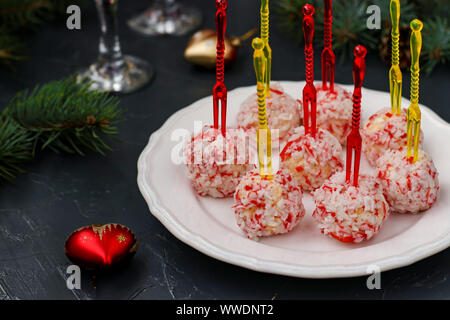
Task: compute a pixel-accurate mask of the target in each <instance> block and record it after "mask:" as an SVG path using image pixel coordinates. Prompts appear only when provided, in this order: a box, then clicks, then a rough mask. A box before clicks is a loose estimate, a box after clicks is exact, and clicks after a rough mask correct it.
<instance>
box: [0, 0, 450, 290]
mask: <svg viewBox="0 0 450 320" xmlns="http://www.w3.org/2000/svg"><path fill="white" fill-rule="evenodd" d="M149 2H150V1H137V0H135V1H121V3H120V5H119V17H120V36H121V41H122V47H123V51H124V52H125V53H130V54H134V55H138V56H140V57H143V58H146V59H148V60H149V61H151V62H152V63H153V65H154V66H156V70H157V76H156V78H155V80H154V81H153V83H152V84H151V85H150V86H147V87H145V88H144V89H142V90H140V91H139V92H136V93H133V94H131V95H127V96H123V97H122V99H121V101H122V102H121V107H123V108H126V109H128V113H127V121H126V122H124V123H123V124H121V125H120V132H121V135H120V136H121V138H122V139H123V140H124V142H123V143H114V149H115V151H114V152H113V153H110V154H108V155H107V156H106V157H102V156H98V155H95V154H89V155H86V156H85V157H83V158H80V157H77V156H65V155H55V154H52V153H50V152H44V153H41V154H39V156H38V157H37V160H36V161H34V162H33V163H32V164H30V165H29V166H28V167H27V169H28V173H27V174H26V175H23V176H20V177H19V179H17V183H16V184H15V185H6V186H2V187H1V191H0V299H172V298H192V299H213V298H217V299H231V298H235V299H241V298H259V299H294V298H357V299H359V298H369V299H372V298H375V299H381V298H385V299H394V298H430V299H433V298H436V299H441V298H446V299H449V298H450V280H449V276H450V271H449V270H450V250H446V251H444V252H441V253H439V254H436V255H435V256H433V257H430V258H428V259H425V260H423V261H421V262H418V263H416V264H414V265H412V266H409V267H405V268H401V269H398V270H393V271H389V272H385V273H383V274H382V287H383V289H382V290H374V291H370V290H368V289H367V288H366V285H365V283H366V278H351V279H332V280H309V279H295V278H289V277H282V276H276V275H269V274H262V273H256V272H253V271H249V270H245V269H242V268H239V267H235V266H232V265H228V264H225V263H222V262H219V261H216V260H214V259H212V258H209V257H207V256H205V255H203V254H201V253H199V252H198V251H196V250H194V249H192V248H190V247H189V246H187V245H185V244H183V243H181V242H180V241H178V240H177V239H175V238H174V237H173V236H172V235H171V234H170V233H169V232H168V231H167V230H166V229H165V228H164V227H163V226H162V225H161V224H160V223H159V222H158V221H157V220H156V219H155V218H154V217H153V216H152V215H151V214H150V212H149V210H148V208H147V205H146V203H145V202H144V200H143V198H142V196H141V194H140V193H139V190H138V187H137V184H136V176H137V169H136V163H137V159H138V156H139V154H140V152H141V151H142V150H143V148H144V146H145V145H146V143H147V141H148V138H149V136H150V134H151V133H152V132H153V131H155V130H157V129H158V128H159V127H160V126H161V125H162V124H163V123H164V121H165V120H166V119H167V118H168V117H169V116H170V115H171V114H172V113H173V112H175V111H176V110H178V109H180V108H182V107H185V106H187V105H189V104H190V103H192V102H194V101H196V100H198V99H199V98H202V97H204V96H207V95H210V94H211V88H212V86H213V82H214V74H213V73H211V72H207V71H203V70H200V69H198V68H195V67H193V66H191V65H189V64H188V63H186V62H185V61H184V60H183V56H182V52H183V50H184V47H185V45H186V42H187V39H188V36H185V37H180V38H170V37H164V38H145V37H142V36H140V35H138V34H135V33H133V32H132V31H131V30H130V29H128V27H127V26H126V24H125V21H126V19H128V18H130V16H132V15H134V14H135V13H136V12H138V11H139V10H142V9H144V8H145V7H146V5H148V4H149ZM186 2H189V3H191V4H193V5H196V6H198V7H199V8H201V9H202V11H203V13H204V17H205V19H204V24H203V26H204V27H208V28H211V27H214V10H215V7H214V4H213V3H214V2H213V1H211V0H210V1H205V0H192V1H186ZM88 4H90V6H88V7H86V8H84V9H83V10H82V30H80V31H68V30H67V29H66V27H65V20H64V19H60V20H57V21H55V22H53V23H51V24H50V25H47V26H45V27H41V28H39V30H37V32H36V33H34V34H30V35H29V36H27V40H28V41H29V44H30V45H29V50H30V59H29V60H28V61H26V62H24V63H21V64H19V65H18V68H17V71H16V72H15V73H13V72H10V71H8V70H6V69H0V72H1V73H0V74H1V77H0V105H1V106H5V105H6V104H7V102H8V101H9V99H11V98H12V97H13V95H14V94H15V93H16V92H17V91H19V90H22V89H25V88H31V87H33V86H34V85H36V84H38V83H44V82H47V81H49V80H54V79H58V78H61V77H64V76H67V75H69V74H72V73H73V72H75V71H76V70H77V69H79V68H81V67H84V66H87V65H88V64H89V63H90V62H92V61H93V59H94V58H95V57H96V52H97V42H98V21H97V16H96V12H95V9H94V6H93V4H92V3H88ZM258 10H259V8H258V1H256V0H254V1H251V0H246V1H242V0H239V1H238V0H230V1H229V8H228V21H229V22H228V30H227V31H228V32H227V33H228V35H231V34H234V35H240V34H243V33H245V32H246V31H247V30H249V29H250V28H252V27H255V26H257V25H258V21H259V20H258V19H259V15H258ZM272 20H274V19H272ZM271 46H272V48H273V50H274V60H273V79H283V80H303V79H304V68H303V53H302V49H301V48H300V47H299V46H298V45H296V44H295V42H294V41H292V40H291V39H290V38H288V37H286V36H285V35H284V34H283V33H282V32H280V31H279V30H278V28H276V27H275V21H272V28H271ZM316 51H317V52H318V51H319V50H316ZM316 61H318V60H316ZM351 66H352V65H351V62H347V63H345V64H344V65H342V66H338V67H337V73H336V82H339V83H346V84H348V83H351V82H352V73H351ZM319 67H320V66H319V64H316V78H318V76H319ZM449 75H450V73H449V69H448V67H439V68H437V69H436V70H435V71H434V73H433V74H432V76H431V77H428V78H426V77H422V79H421V87H420V91H421V92H420V93H421V97H420V99H421V102H422V103H423V104H426V105H428V106H429V107H431V108H432V109H433V110H435V111H436V112H437V113H438V114H439V115H440V116H441V117H442V118H444V119H445V120H446V121H450V109H449V108H448V98H449V95H448V89H449ZM404 77H405V81H404V87H403V88H404V90H403V93H404V95H406V96H408V94H407V92H408V88H409V76H408V75H407V74H406V73H405V74H404ZM254 81H255V78H254V73H253V69H252V62H251V50H250V48H249V46H248V45H247V46H244V47H242V48H241V50H240V52H239V56H238V59H237V61H236V63H235V64H234V65H233V67H232V68H231V69H229V70H227V73H226V84H227V86H228V89H229V90H231V89H233V88H235V87H239V86H247V85H251V84H254ZM364 86H365V87H368V88H371V89H378V90H384V91H388V80H387V68H386V66H385V65H384V64H383V62H382V61H381V60H380V59H379V58H378V56H377V55H375V54H373V55H369V57H368V58H367V72H366V79H365V83H364ZM445 90H447V91H445ZM380 107H381V106H380ZM447 144H448V142H447ZM93 222H98V223H107V222H117V223H121V224H125V225H127V226H129V227H130V228H131V229H132V230H134V231H135V233H136V235H137V237H138V239H139V241H140V247H139V249H138V252H137V255H136V257H135V258H134V260H133V261H132V263H131V265H129V266H128V267H127V268H125V269H124V270H122V271H120V272H116V273H112V274H100V275H97V276H95V275H93V274H88V273H83V280H82V290H74V291H70V290H68V289H67V288H66V284H65V279H66V277H67V276H66V274H65V270H66V268H67V266H68V265H69V264H70V263H69V261H68V260H67V259H66V257H65V255H64V252H63V244H64V241H65V239H66V237H67V236H68V235H69V234H70V232H71V231H72V230H74V229H76V228H78V227H80V226H84V225H87V224H90V223H93Z"/></svg>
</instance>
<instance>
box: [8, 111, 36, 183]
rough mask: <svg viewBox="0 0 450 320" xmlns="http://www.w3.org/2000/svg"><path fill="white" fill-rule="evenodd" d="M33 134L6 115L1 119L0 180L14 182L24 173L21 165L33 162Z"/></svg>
mask: <svg viewBox="0 0 450 320" xmlns="http://www.w3.org/2000/svg"><path fill="white" fill-rule="evenodd" d="M34 140H35V139H34V137H33V134H31V133H29V132H27V131H26V130H23V129H22V128H21V127H20V126H19V125H18V124H17V123H16V122H15V121H14V120H12V119H11V118H7V117H5V116H4V115H3V116H2V117H1V119H0V180H8V181H10V182H12V181H14V178H15V176H16V175H18V174H21V173H24V172H25V171H24V170H23V169H22V168H21V165H22V164H23V163H25V162H28V161H31V159H32V158H33V154H32V150H33V145H34Z"/></svg>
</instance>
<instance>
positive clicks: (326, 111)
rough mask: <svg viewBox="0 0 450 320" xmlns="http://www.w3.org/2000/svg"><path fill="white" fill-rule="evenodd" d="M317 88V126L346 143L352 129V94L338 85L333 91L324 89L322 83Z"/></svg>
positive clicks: (343, 143) (341, 142)
mask: <svg viewBox="0 0 450 320" xmlns="http://www.w3.org/2000/svg"><path fill="white" fill-rule="evenodd" d="M316 90H317V115H316V117H317V118H316V119H317V120H316V121H317V126H318V127H320V128H322V129H324V130H327V131H328V132H330V133H331V134H332V135H333V136H335V137H336V138H337V139H338V140H339V143H340V144H342V145H345V144H346V143H347V136H348V134H349V133H350V131H351V129H352V112H353V100H352V94H351V93H350V92H348V91H346V90H344V89H343V88H342V87H340V86H338V85H336V84H335V85H334V91H333V93H331V92H330V90H329V89H327V90H324V89H323V88H322V84H318V85H316Z"/></svg>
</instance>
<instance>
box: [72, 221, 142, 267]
mask: <svg viewBox="0 0 450 320" xmlns="http://www.w3.org/2000/svg"><path fill="white" fill-rule="evenodd" d="M137 246H138V241H137V239H136V236H135V235H134V234H133V232H131V230H130V229H129V228H127V227H125V226H123V225H120V224H116V223H108V224H105V225H103V226H102V225H99V224H92V225H90V226H85V227H82V228H79V229H77V230H75V231H74V232H73V233H72V234H71V235H70V236H69V237H68V238H67V241H66V243H65V245H64V252H65V254H66V255H67V257H68V258H69V259H70V261H72V262H73V263H75V264H77V265H79V266H80V267H85V268H91V269H92V268H94V269H97V268H110V267H112V266H114V265H117V264H120V263H121V262H124V261H125V260H128V259H130V258H131V257H132V256H133V255H134V253H135V252H136V250H137Z"/></svg>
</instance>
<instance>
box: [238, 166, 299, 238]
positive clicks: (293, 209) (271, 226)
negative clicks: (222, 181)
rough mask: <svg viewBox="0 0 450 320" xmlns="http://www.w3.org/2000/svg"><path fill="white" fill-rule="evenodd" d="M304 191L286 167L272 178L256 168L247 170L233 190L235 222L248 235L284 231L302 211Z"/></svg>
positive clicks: (263, 234)
mask: <svg viewBox="0 0 450 320" xmlns="http://www.w3.org/2000/svg"><path fill="white" fill-rule="evenodd" d="M302 198H303V193H302V190H301V188H300V186H299V185H298V184H297V183H296V182H295V180H294V179H293V178H292V176H291V175H290V174H289V172H287V171H283V170H279V171H278V172H276V173H275V174H274V176H273V179H271V180H269V179H267V178H262V177H261V176H260V174H259V169H255V170H252V171H249V172H248V173H247V174H246V175H245V176H244V177H243V178H242V180H241V182H240V183H239V185H238V187H237V188H236V193H235V194H234V206H233V209H234V212H235V214H236V221H237V224H238V226H239V227H240V228H241V229H242V231H244V232H245V234H246V235H247V237H248V238H249V239H254V240H257V239H258V238H259V237H265V236H271V235H276V234H281V233H286V232H289V231H291V230H292V228H294V227H295V226H296V225H297V224H298V222H299V221H300V219H301V218H303V216H304V215H305V208H304V207H303V203H302Z"/></svg>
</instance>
